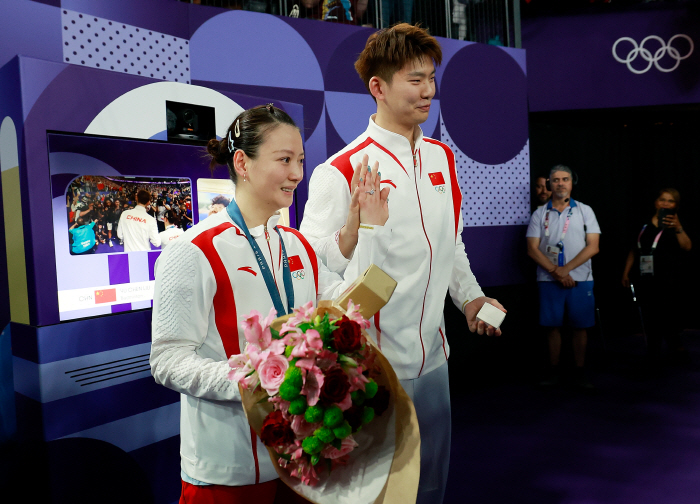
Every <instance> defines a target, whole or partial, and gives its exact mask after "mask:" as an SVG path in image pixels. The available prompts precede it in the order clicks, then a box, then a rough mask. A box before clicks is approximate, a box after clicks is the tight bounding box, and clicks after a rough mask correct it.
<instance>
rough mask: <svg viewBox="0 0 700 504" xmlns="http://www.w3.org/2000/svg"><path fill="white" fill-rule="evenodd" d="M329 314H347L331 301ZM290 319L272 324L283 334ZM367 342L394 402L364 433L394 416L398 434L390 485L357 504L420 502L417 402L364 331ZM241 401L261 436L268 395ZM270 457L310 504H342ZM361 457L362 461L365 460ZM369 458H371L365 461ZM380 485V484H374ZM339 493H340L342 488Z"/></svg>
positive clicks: (325, 308)
mask: <svg viewBox="0 0 700 504" xmlns="http://www.w3.org/2000/svg"><path fill="white" fill-rule="evenodd" d="M326 312H328V314H329V316H331V317H333V318H340V317H341V316H342V315H343V314H344V311H343V310H340V309H339V308H338V307H337V306H334V305H333V304H332V303H331V302H330V301H321V302H319V304H318V308H317V310H316V314H317V315H320V316H321V317H323V315H324V314H325V313H326ZM289 317H290V315H286V316H284V317H279V318H277V319H275V321H274V322H273V323H272V327H273V328H275V329H277V330H279V328H280V327H281V326H282V324H283V323H284V322H285V321H286V320H287V319H289ZM362 332H363V334H364V336H365V338H366V339H367V341H368V342H369V344H371V345H372V347H373V348H374V350H375V351H376V353H377V357H376V360H375V363H376V364H377V365H378V366H379V368H380V369H381V374H380V375H379V376H378V377H376V378H375V380H376V381H377V383H378V384H379V385H383V386H385V387H387V389H388V390H389V392H390V395H391V398H390V402H389V408H388V409H387V411H386V412H384V414H383V415H382V416H381V417H375V419H374V420H373V421H372V422H371V423H369V424H368V425H366V426H365V427H363V430H365V429H367V430H370V429H371V427H372V425H373V424H375V422H377V423H379V422H378V420H379V419H381V418H382V417H383V416H384V415H390V413H391V415H392V416H393V417H394V425H393V428H394V432H395V442H394V453H393V457H392V459H391V464H390V470H389V472H388V476H387V477H386V481H385V483H384V484H383V487H382V488H381V491H380V492H379V493H378V496H377V497H376V498H372V500H365V501H361V502H357V501H353V502H354V503H356V504H363V503H364V502H366V503H367V504H372V503H374V504H406V503H411V502H415V501H416V496H417V494H418V480H419V477H420V433H419V429H418V419H417V417H416V410H415V408H414V406H413V402H412V401H411V399H410V398H409V397H408V395H407V394H406V392H405V391H404V389H403V387H402V386H401V384H400V383H399V380H398V378H397V377H396V373H395V372H394V369H393V368H392V367H391V364H389V361H388V360H387V359H386V357H384V355H383V354H382V353H381V351H380V350H379V349H378V348H377V346H376V344H375V343H374V341H372V339H371V338H370V337H369V336H368V335H367V333H366V332H365V331H364V330H363V331H362ZM240 391H241V400H242V403H243V409H244V410H245V414H246V417H247V418H248V423H250V426H251V427H252V428H253V430H254V431H255V432H256V434H257V435H258V436H260V431H261V428H262V423H263V421H264V419H265V417H266V416H267V414H268V413H270V412H271V411H272V409H273V408H272V405H271V404H270V403H268V402H267V401H266V400H265V399H267V397H268V396H267V393H266V392H265V391H263V390H260V389H258V391H257V392H255V393H251V392H249V391H247V390H244V389H242V388H241V389H240ZM360 449H361V446H360V447H358V448H356V449H355V451H353V452H352V453H351V454H350V458H351V459H352V458H353V455H355V454H356V452H358V451H360ZM268 452H269V454H270V459H271V460H272V464H273V465H274V467H275V469H276V470H277V474H278V475H279V477H280V479H281V480H282V481H283V482H284V483H286V484H287V485H288V486H289V487H290V488H292V489H293V490H294V491H295V492H297V493H298V494H300V495H302V496H303V497H305V498H306V499H307V500H309V501H310V502H313V503H314V504H331V503H333V504H335V502H338V501H339V500H338V497H339V496H338V495H333V493H332V492H333V491H331V493H325V494H323V495H318V492H317V491H316V490H315V488H314V487H308V486H306V485H304V484H302V483H301V482H300V481H299V480H298V479H297V478H292V477H291V476H289V473H288V472H287V471H286V470H285V469H283V468H281V467H280V466H279V464H278V463H277V460H278V458H279V456H278V455H277V454H276V453H275V451H274V450H272V449H271V448H268ZM362 456H363V455H362V454H360V455H358V457H362ZM365 458H368V457H365ZM355 463H356V464H357V463H359V464H360V465H367V464H373V463H374V460H370V459H368V460H360V459H358V460H357V461H355ZM351 469H352V468H351V467H349V466H348V467H338V468H336V469H334V470H333V473H332V476H333V477H335V478H339V477H342V476H343V475H342V474H340V475H339V474H336V473H342V472H343V471H345V470H351ZM327 477H329V475H328V473H327V472H326V473H323V475H322V476H321V481H323V479H324V478H327ZM373 484H375V485H376V481H375V482H374V483H373ZM337 488H338V489H337V490H335V492H336V493H337V492H340V491H342V490H348V489H341V487H337Z"/></svg>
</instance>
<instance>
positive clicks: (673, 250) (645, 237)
mask: <svg viewBox="0 0 700 504" xmlns="http://www.w3.org/2000/svg"><path fill="white" fill-rule="evenodd" d="M680 199H681V196H680V193H679V192H678V191H677V190H676V189H673V188H671V187H668V188H664V189H661V190H660V191H659V196H658V197H657V198H656V200H655V201H654V206H655V208H656V212H655V213H654V215H653V216H652V218H651V219H650V220H649V221H647V222H646V223H645V224H644V225H642V226H639V227H640V228H641V229H639V230H636V233H635V241H634V244H633V245H632V247H631V249H630V251H629V253H628V254H627V261H626V263H625V268H624V271H623V273H622V285H623V286H624V287H627V288H629V287H630V285H633V286H634V293H635V295H636V297H637V300H638V302H639V304H640V307H641V308H642V317H643V322H644V329H645V331H646V334H647V345H648V352H649V359H650V361H651V362H650V363H651V364H652V365H654V364H658V363H659V362H660V359H661V356H662V345H663V340H664V339H666V340H667V345H668V350H669V352H671V354H672V355H673V356H674V357H675V358H680V359H683V358H686V357H685V355H686V353H685V351H684V350H683V349H682V347H681V343H680V337H679V333H680V331H681V326H680V321H679V320H678V318H677V317H666V316H664V315H662V311H661V310H660V307H661V306H663V305H664V301H665V298H666V297H667V296H668V295H669V294H670V293H672V292H678V291H679V290H680V289H682V284H683V280H684V278H685V276H684V274H683V263H684V262H685V259H686V256H687V253H688V252H689V251H690V249H691V248H692V246H693V244H692V242H691V240H690V237H689V236H688V234H687V233H686V232H685V230H684V229H683V226H682V225H681V222H680V220H679V219H678V213H677V210H678V204H679V203H680ZM664 336H666V338H664Z"/></svg>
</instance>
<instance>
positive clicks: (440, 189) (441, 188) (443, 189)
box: [435, 185, 445, 194]
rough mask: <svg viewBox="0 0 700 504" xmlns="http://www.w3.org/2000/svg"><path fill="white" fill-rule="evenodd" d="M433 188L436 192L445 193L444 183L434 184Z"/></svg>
mask: <svg viewBox="0 0 700 504" xmlns="http://www.w3.org/2000/svg"><path fill="white" fill-rule="evenodd" d="M435 190H436V191H437V192H439V193H440V194H445V186H444V185H439V186H435Z"/></svg>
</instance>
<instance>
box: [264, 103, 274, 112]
mask: <svg viewBox="0 0 700 504" xmlns="http://www.w3.org/2000/svg"><path fill="white" fill-rule="evenodd" d="M265 108H266V109H267V111H268V112H269V113H270V114H272V113H274V105H273V104H272V103H268V104H267V105H265Z"/></svg>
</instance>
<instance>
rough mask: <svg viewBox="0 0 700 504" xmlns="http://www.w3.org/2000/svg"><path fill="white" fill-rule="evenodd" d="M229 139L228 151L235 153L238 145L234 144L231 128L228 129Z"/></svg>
mask: <svg viewBox="0 0 700 504" xmlns="http://www.w3.org/2000/svg"><path fill="white" fill-rule="evenodd" d="M226 138H227V139H228V151H229V152H230V153H231V154H233V152H234V151H235V150H236V146H235V145H233V138H231V130H228V135H227V137H226Z"/></svg>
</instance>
